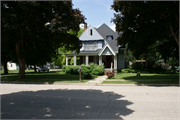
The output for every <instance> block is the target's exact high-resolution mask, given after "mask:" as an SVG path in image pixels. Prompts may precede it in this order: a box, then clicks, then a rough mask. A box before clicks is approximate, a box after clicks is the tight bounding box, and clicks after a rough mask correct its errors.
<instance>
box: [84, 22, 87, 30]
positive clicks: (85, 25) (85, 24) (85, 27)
mask: <svg viewBox="0 0 180 120" xmlns="http://www.w3.org/2000/svg"><path fill="white" fill-rule="evenodd" d="M86 29H87V23H84V31H85V30H86Z"/></svg>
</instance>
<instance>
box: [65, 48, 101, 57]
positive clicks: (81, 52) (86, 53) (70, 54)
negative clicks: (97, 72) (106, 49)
mask: <svg viewBox="0 0 180 120" xmlns="http://www.w3.org/2000/svg"><path fill="white" fill-rule="evenodd" d="M100 51H101V49H97V50H91V51H85V50H83V51H80V52H79V54H77V53H76V52H71V53H66V54H65V55H66V56H73V55H77V56H82V55H98V53H99V52H100Z"/></svg>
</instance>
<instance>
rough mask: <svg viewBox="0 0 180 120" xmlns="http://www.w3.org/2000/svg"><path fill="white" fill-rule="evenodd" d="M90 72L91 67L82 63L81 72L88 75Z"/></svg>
mask: <svg viewBox="0 0 180 120" xmlns="http://www.w3.org/2000/svg"><path fill="white" fill-rule="evenodd" d="M88 73H90V68H89V67H88V66H86V65H84V64H82V65H81V74H82V75H86V74H88Z"/></svg>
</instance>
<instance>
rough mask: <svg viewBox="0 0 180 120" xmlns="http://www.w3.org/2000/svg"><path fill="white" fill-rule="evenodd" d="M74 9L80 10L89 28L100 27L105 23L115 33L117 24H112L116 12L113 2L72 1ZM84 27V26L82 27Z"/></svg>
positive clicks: (93, 0) (103, 0)
mask: <svg viewBox="0 0 180 120" xmlns="http://www.w3.org/2000/svg"><path fill="white" fill-rule="evenodd" d="M72 3H73V5H74V6H73V8H79V10H80V11H81V13H82V14H83V15H84V16H85V18H86V20H85V22H86V23H87V26H89V25H91V26H93V27H96V28H98V27H100V26H101V25H102V24H103V23H105V24H106V25H108V26H109V27H110V28H111V29H112V30H114V31H115V24H114V23H113V22H111V19H112V18H114V13H115V11H114V10H113V9H111V5H112V4H113V0H72ZM80 26H81V27H83V25H80Z"/></svg>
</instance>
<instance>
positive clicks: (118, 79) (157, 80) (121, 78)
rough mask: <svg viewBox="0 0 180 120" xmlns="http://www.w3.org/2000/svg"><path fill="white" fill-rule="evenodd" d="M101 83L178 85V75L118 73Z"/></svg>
mask: <svg viewBox="0 0 180 120" xmlns="http://www.w3.org/2000/svg"><path fill="white" fill-rule="evenodd" d="M103 83H113V84H179V74H150V73H149V74H147V73H141V76H139V77H138V76H136V73H118V74H116V75H115V76H114V78H112V79H107V80H106V81H104V82H103Z"/></svg>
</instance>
